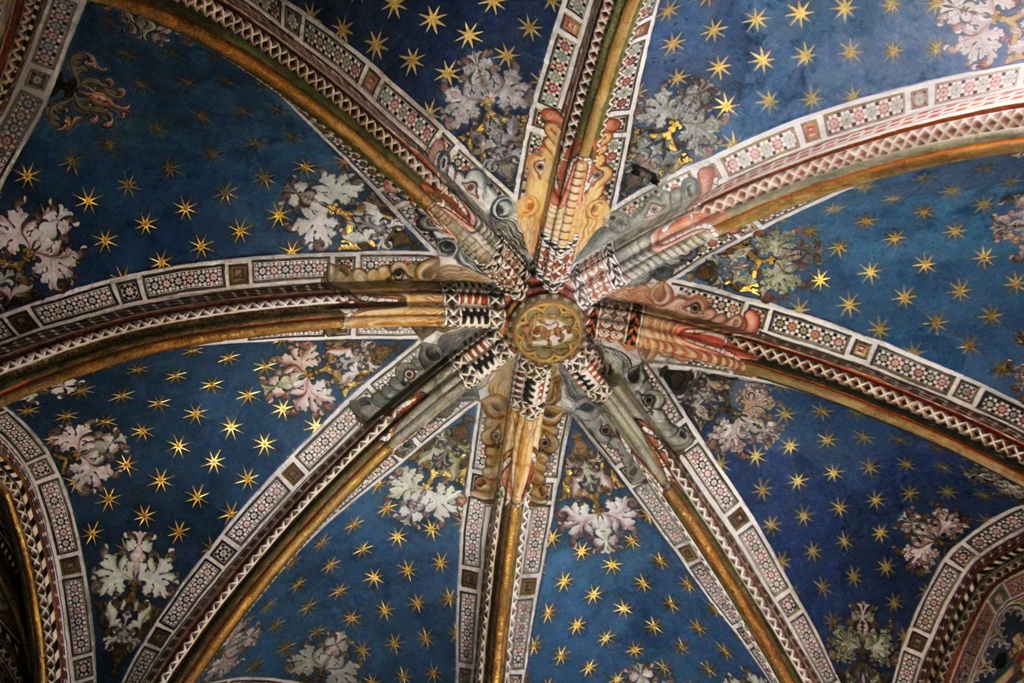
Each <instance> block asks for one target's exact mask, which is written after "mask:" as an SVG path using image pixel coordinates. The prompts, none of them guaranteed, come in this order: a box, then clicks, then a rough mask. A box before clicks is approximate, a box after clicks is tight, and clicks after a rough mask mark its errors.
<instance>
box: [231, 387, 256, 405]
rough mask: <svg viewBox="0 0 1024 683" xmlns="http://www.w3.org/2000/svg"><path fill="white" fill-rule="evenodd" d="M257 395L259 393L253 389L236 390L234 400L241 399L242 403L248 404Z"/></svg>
mask: <svg viewBox="0 0 1024 683" xmlns="http://www.w3.org/2000/svg"><path fill="white" fill-rule="evenodd" d="M258 395H259V394H258V393H257V392H256V390H255V389H251V388H250V389H243V390H242V391H239V392H238V397H237V398H236V399H235V400H236V401H241V402H242V403H243V404H248V403H252V402H253V401H254V400H256V397H257V396H258Z"/></svg>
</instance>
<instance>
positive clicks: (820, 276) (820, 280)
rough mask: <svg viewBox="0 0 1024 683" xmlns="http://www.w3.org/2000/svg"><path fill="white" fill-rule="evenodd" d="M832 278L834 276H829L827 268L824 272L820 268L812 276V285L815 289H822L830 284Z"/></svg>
mask: <svg viewBox="0 0 1024 683" xmlns="http://www.w3.org/2000/svg"><path fill="white" fill-rule="evenodd" d="M831 279H832V278H830V277H828V271H827V270H826V271H824V272H822V271H821V270H818V271H817V272H816V273H815V274H814V276H813V277H812V278H811V286H812V287H813V288H814V289H821V288H823V287H828V286H829V284H828V281H829V280H831Z"/></svg>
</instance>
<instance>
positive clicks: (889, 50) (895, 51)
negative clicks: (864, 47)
mask: <svg viewBox="0 0 1024 683" xmlns="http://www.w3.org/2000/svg"><path fill="white" fill-rule="evenodd" d="M902 46H903V41H897V40H891V41H889V42H888V43H886V44H885V61H887V62H889V61H892V62H895V61H896V60H897V59H899V58H900V55H901V54H902V53H903V47H902Z"/></svg>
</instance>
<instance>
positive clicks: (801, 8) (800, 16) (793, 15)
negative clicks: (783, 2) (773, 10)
mask: <svg viewBox="0 0 1024 683" xmlns="http://www.w3.org/2000/svg"><path fill="white" fill-rule="evenodd" d="M810 4H811V3H810V2H804V3H801V2H799V0H798V2H797V3H796V5H787V7H788V8H789V14H787V15H786V18H787V19H790V20H791V21H790V22H789V25H790V26H792V25H793V24H796V23H797V22H799V23H800V28H803V27H804V22H805V21H810V16H811V15H812V14H814V12H813V11H811V10H809V9H807V8H808V6H809V5H810Z"/></svg>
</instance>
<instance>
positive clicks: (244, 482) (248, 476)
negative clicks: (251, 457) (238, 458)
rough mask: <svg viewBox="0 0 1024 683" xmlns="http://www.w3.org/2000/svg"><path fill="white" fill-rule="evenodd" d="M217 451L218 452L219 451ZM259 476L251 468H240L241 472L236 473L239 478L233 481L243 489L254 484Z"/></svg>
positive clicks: (252, 486)
mask: <svg viewBox="0 0 1024 683" xmlns="http://www.w3.org/2000/svg"><path fill="white" fill-rule="evenodd" d="M217 452H218V453H219V452H220V451H217ZM259 476H260V475H258V474H253V471H252V470H251V469H245V468H242V472H241V473H240V474H239V475H238V477H239V478H238V481H236V482H235V484H236V485H238V486H241V487H242V489H243V490H244V489H251V488H254V487H255V486H256V480H257V479H258V478H259Z"/></svg>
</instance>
